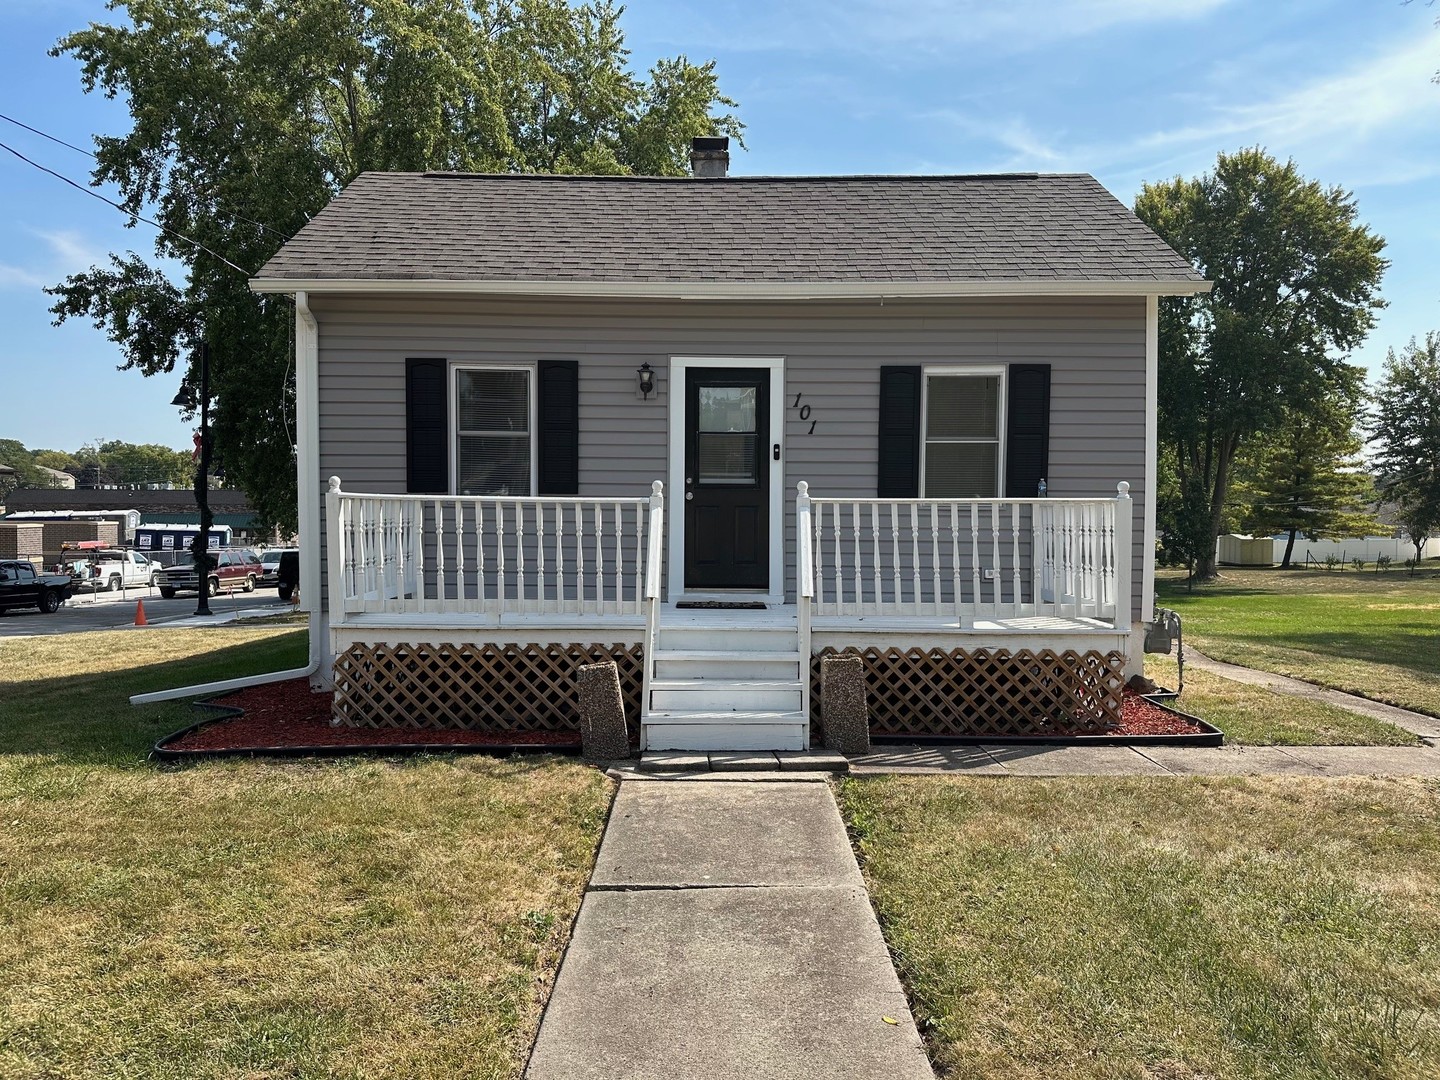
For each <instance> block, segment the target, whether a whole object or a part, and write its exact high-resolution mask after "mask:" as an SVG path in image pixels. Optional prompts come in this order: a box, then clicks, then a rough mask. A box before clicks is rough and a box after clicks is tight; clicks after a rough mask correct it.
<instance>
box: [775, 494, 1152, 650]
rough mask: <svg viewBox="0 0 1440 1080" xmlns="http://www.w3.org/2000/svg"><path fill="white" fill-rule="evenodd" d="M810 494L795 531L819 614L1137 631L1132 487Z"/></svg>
mask: <svg viewBox="0 0 1440 1080" xmlns="http://www.w3.org/2000/svg"><path fill="white" fill-rule="evenodd" d="M801 487H802V490H801V491H800V493H799V496H798V498H797V502H796V507H797V509H796V515H797V525H799V523H800V522H802V521H804V519H805V518H809V519H810V521H809V525H808V527H806V526H803V525H801V526H800V527H799V529H798V530H797V535H798V536H802V537H806V538H808V546H809V549H810V550H809V559H808V560H806V559H805V558H804V556H803V554H802V559H801V566H802V567H803V566H805V565H806V564H807V563H808V565H809V567H810V572H811V574H813V587H814V602H813V611H814V614H815V615H817V616H825V615H880V616H884V615H897V616H906V615H909V616H916V615H919V616H935V617H943V618H955V619H957V620H959V621H960V622H961V623H962V624H964V623H965V622H966V621H967V620H973V619H975V618H977V617H993V618H1010V617H1025V616H1037V615H1052V616H1063V617H1071V618H1074V617H1092V618H1096V619H1101V620H1105V621H1109V622H1111V623H1112V624H1113V625H1114V626H1115V627H1116V629H1120V630H1128V629H1129V628H1130V573H1131V549H1130V535H1131V509H1130V508H1131V500H1130V494H1129V492H1130V485H1129V484H1127V483H1123V482H1122V483H1121V484H1120V485H1118V488H1119V494H1118V496H1117V497H1116V498H1114V499H825V498H819V497H816V496H813V495H810V494H809V493H808V491H807V490H805V486H804V485H801ZM802 508H803V514H802ZM805 546H806V545H805V544H802V545H801V547H802V552H803V548H804V547H805ZM799 584H800V587H801V588H803V586H804V584H805V575H804V573H803V572H802V573H801V575H800V583H799Z"/></svg>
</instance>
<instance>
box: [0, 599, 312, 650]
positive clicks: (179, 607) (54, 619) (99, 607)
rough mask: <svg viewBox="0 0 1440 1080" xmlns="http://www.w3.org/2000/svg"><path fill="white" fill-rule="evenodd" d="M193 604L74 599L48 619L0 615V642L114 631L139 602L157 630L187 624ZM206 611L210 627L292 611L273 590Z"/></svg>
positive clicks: (130, 620) (30, 611)
mask: <svg viewBox="0 0 1440 1080" xmlns="http://www.w3.org/2000/svg"><path fill="white" fill-rule="evenodd" d="M198 599H199V598H198V597H196V596H195V595H194V594H193V593H181V594H180V595H179V596H177V597H175V599H173V600H164V599H162V598H161V596H160V593H159V592H158V591H156V590H155V589H143V588H141V589H126V590H124V592H123V593H119V592H113V593H112V592H102V593H91V592H82V593H76V594H75V595H73V596H72V597H70V599H69V600H67V601H66V602H65V604H64V606H63V607H61V608H60V610H59V611H57V612H56V613H55V614H54V615H46V614H44V613H43V612H40V611H37V610H36V609H35V608H24V609H21V610H17V611H0V638H4V637H25V636H29V635H34V634H69V633H75V632H77V631H81V630H119V629H122V628H124V627H127V626H133V625H134V623H135V604H136V602H137V601H140V600H143V601H144V602H145V619H146V621H147V622H148V623H149V624H150V625H151V626H163V625H165V624H166V623H173V622H176V621H178V620H182V619H193V618H194V615H195V605H196V602H197V600H198ZM210 610H211V611H212V612H213V613H214V619H215V621H216V622H222V621H225V620H226V619H227V617H228V618H233V617H234V615H235V613H237V612H245V613H247V614H259V613H260V612H264V613H265V614H272V613H273V614H277V615H278V614H283V613H284V612H287V611H292V610H294V609H293V608H292V606H291V605H290V604H286V603H282V602H281V601H280V599H279V597H278V596H276V595H275V589H274V587H273V586H271V587H270V588H259V589H256V590H255V591H254V592H253V593H243V592H236V593H235V594H234V595H233V596H229V595H226V594H224V593H222V594H221V595H219V596H212V597H211V598H210Z"/></svg>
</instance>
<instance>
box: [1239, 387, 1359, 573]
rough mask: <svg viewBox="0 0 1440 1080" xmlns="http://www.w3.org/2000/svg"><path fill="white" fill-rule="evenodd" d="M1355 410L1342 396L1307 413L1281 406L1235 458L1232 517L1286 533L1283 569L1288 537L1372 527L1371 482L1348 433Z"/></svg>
mask: <svg viewBox="0 0 1440 1080" xmlns="http://www.w3.org/2000/svg"><path fill="white" fill-rule="evenodd" d="M1357 420H1358V410H1356V409H1355V408H1353V407H1351V404H1350V403H1349V402H1346V401H1331V402H1324V403H1322V404H1321V407H1319V408H1317V409H1316V410H1314V411H1310V412H1306V411H1301V410H1298V409H1287V410H1286V411H1285V413H1284V415H1283V416H1282V417H1281V419H1280V421H1279V422H1278V423H1276V424H1275V425H1273V426H1272V427H1271V428H1270V430H1268V431H1267V432H1265V433H1263V434H1261V435H1259V436H1257V437H1256V438H1255V439H1254V440H1252V442H1251V444H1250V446H1249V447H1248V452H1246V453H1243V454H1242V455H1241V457H1240V459H1239V460H1238V461H1237V463H1236V473H1237V475H1236V481H1235V488H1236V494H1237V495H1238V496H1239V498H1238V500H1237V502H1238V504H1239V507H1238V509H1239V516H1240V521H1241V525H1242V527H1243V528H1244V529H1245V530H1246V531H1247V532H1252V533H1255V534H1257V535H1263V536H1270V535H1273V534H1275V533H1282V532H1283V533H1287V534H1289V535H1288V540H1287V542H1286V544H1285V556H1284V558H1282V559H1281V560H1280V566H1281V568H1282V569H1289V567H1290V557H1291V555H1292V554H1293V553H1294V551H1295V540H1296V538H1297V537H1299V536H1302V535H1303V536H1304V537H1305V538H1306V539H1308V540H1320V539H1323V538H1326V537H1344V536H1368V535H1370V534H1372V533H1374V532H1375V531H1376V530H1377V529H1378V528H1379V523H1378V522H1377V521H1376V520H1375V517H1374V515H1373V514H1372V513H1371V512H1370V507H1371V506H1373V505H1374V501H1375V500H1374V484H1373V483H1372V482H1371V479H1370V475H1369V473H1368V472H1366V471H1365V467H1364V462H1363V460H1362V459H1361V456H1360V452H1361V449H1362V448H1363V445H1364V444H1363V443H1362V441H1361V439H1360V437H1359V435H1357V434H1356V432H1355V426H1356V422H1357Z"/></svg>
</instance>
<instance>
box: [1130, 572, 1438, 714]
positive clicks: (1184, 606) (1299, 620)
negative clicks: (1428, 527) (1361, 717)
mask: <svg viewBox="0 0 1440 1080" xmlns="http://www.w3.org/2000/svg"><path fill="white" fill-rule="evenodd" d="M1221 573H1222V577H1221V579H1220V580H1219V581H1217V582H1215V583H1213V584H1208V585H1198V586H1196V587H1195V590H1194V592H1189V591H1187V590H1186V588H1185V585H1184V580H1183V575H1180V574H1176V573H1175V572H1163V571H1162V572H1161V573H1160V574H1159V575H1158V577H1157V582H1156V585H1157V592H1158V594H1159V602H1160V603H1161V604H1163V605H1165V606H1167V607H1173V608H1174V609H1175V610H1176V611H1178V612H1179V613H1180V614H1181V616H1182V617H1183V618H1184V620H1185V640H1186V641H1187V642H1189V643H1190V644H1193V645H1194V646H1195V647H1196V648H1198V649H1199V650H1200V651H1201V652H1203V653H1205V654H1206V655H1207V656H1211V657H1214V658H1215V659H1216V660H1225V661H1228V662H1230V663H1233V664H1243V665H1245V666H1246V667H1254V668H1259V669H1261V670H1263V671H1273V672H1276V673H1277V674H1281V675H1290V676H1292V677H1294V678H1297V679H1305V680H1308V681H1310V682H1314V683H1319V684H1320V685H1322V686H1330V687H1333V688H1335V689H1337V690H1345V691H1348V692H1350V693H1353V694H1361V695H1363V696H1365V697H1369V698H1374V699H1375V700H1377V701H1384V702H1388V703H1389V704H1392V705H1398V706H1400V707H1401V708H1406V709H1414V710H1416V711H1419V712H1424V713H1429V714H1431V715H1435V716H1440V573H1436V572H1434V571H1430V570H1427V571H1422V572H1421V573H1420V574H1419V575H1417V576H1416V577H1413V578H1412V577H1410V576H1409V575H1408V574H1407V573H1406V572H1405V571H1403V570H1390V571H1387V572H1386V573H1384V574H1376V573H1374V572H1368V573H1356V572H1354V571H1347V572H1344V573H1338V572H1337V573H1326V572H1324V571H1305V570H1230V569H1226V570H1222V571H1221Z"/></svg>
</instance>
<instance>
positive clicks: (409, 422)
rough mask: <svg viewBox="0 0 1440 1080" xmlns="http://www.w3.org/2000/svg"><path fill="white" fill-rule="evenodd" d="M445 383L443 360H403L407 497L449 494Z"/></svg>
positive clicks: (420, 358)
mask: <svg viewBox="0 0 1440 1080" xmlns="http://www.w3.org/2000/svg"><path fill="white" fill-rule="evenodd" d="M445 383H446V363H445V361H444V360H443V359H435V358H433V357H409V358H407V359H406V361H405V490H406V491H408V492H410V493H411V494H416V495H446V494H449V492H450V409H449V405H448V402H447V401H446V385H445Z"/></svg>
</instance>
